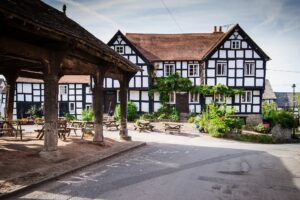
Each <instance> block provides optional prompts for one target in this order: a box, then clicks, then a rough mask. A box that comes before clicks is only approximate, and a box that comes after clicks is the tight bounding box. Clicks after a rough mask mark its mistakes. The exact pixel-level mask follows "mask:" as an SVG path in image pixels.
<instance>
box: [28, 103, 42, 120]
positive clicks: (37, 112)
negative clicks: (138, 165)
mask: <svg viewBox="0 0 300 200" xmlns="http://www.w3.org/2000/svg"><path fill="white" fill-rule="evenodd" d="M42 113H43V109H42V107H40V108H38V107H37V106H36V105H33V106H31V107H30V108H29V109H28V110H27V112H26V114H27V115H29V116H30V118H38V117H42V116H43V114H42Z"/></svg>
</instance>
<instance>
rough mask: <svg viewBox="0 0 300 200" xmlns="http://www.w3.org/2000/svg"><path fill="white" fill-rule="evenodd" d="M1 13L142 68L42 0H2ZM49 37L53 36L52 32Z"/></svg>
mask: <svg viewBox="0 0 300 200" xmlns="http://www.w3.org/2000/svg"><path fill="white" fill-rule="evenodd" d="M0 14H3V15H9V16H12V17H14V18H19V19H21V20H23V21H24V22H26V24H34V25H37V26H39V27H40V28H41V29H44V30H48V31H50V32H52V35H60V36H65V37H67V38H69V39H70V40H71V41H73V42H79V43H81V44H84V45H85V46H88V48H91V49H94V50H95V52H101V53H102V54H104V55H107V56H109V57H110V58H111V59H116V60H117V61H118V62H122V63H124V65H122V67H124V70H126V69H130V70H131V71H132V70H134V71H138V70H140V68H139V67H137V66H136V65H134V64H133V63H131V62H130V61H129V60H127V59H125V58H123V57H122V56H121V55H119V54H118V53H116V52H115V51H114V50H112V49H111V48H109V47H108V46H107V45H106V44H105V43H103V42H102V41H100V40H99V39H98V38H96V37H95V36H94V35H92V34H91V33H89V32H88V31H87V30H85V29H84V28H83V27H81V26H80V25H79V24H78V23H76V22H75V21H73V20H71V19H70V18H68V17H67V16H66V15H65V14H64V13H63V12H61V11H59V10H56V9H55V8H53V7H51V6H49V5H47V4H45V3H44V2H42V1H40V0H1V1H0ZM0 16H1V15H0ZM101 25H103V26H105V24H99V26H101ZM49 37H51V34H50V36H49ZM125 66H126V67H125Z"/></svg>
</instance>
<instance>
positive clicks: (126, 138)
mask: <svg viewBox="0 0 300 200" xmlns="http://www.w3.org/2000/svg"><path fill="white" fill-rule="evenodd" d="M120 139H121V140H125V141H131V136H128V135H121V136H120Z"/></svg>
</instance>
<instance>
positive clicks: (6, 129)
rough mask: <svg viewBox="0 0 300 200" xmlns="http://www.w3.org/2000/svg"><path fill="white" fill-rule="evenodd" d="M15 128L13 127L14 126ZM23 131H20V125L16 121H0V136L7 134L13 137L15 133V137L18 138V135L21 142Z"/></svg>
mask: <svg viewBox="0 0 300 200" xmlns="http://www.w3.org/2000/svg"><path fill="white" fill-rule="evenodd" d="M14 125H15V126H16V127H15V126H14ZM23 131H24V129H22V126H21V123H20V121H18V120H13V121H8V120H1V121H0V134H1V135H4V134H9V135H11V136H12V135H13V133H15V137H16V138H17V137H18V134H19V135H20V139H21V140H23V133H22V132H23Z"/></svg>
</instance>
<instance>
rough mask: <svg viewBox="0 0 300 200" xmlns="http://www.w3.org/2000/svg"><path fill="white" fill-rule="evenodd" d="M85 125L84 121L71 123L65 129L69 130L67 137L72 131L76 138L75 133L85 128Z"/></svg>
mask: <svg viewBox="0 0 300 200" xmlns="http://www.w3.org/2000/svg"><path fill="white" fill-rule="evenodd" d="M85 123H86V122H85V121H79V120H74V121H71V122H70V123H69V124H68V126H67V129H69V130H70V131H69V134H68V136H70V134H71V131H74V133H75V135H76V136H77V133H76V131H82V128H83V127H84V126H85Z"/></svg>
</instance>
